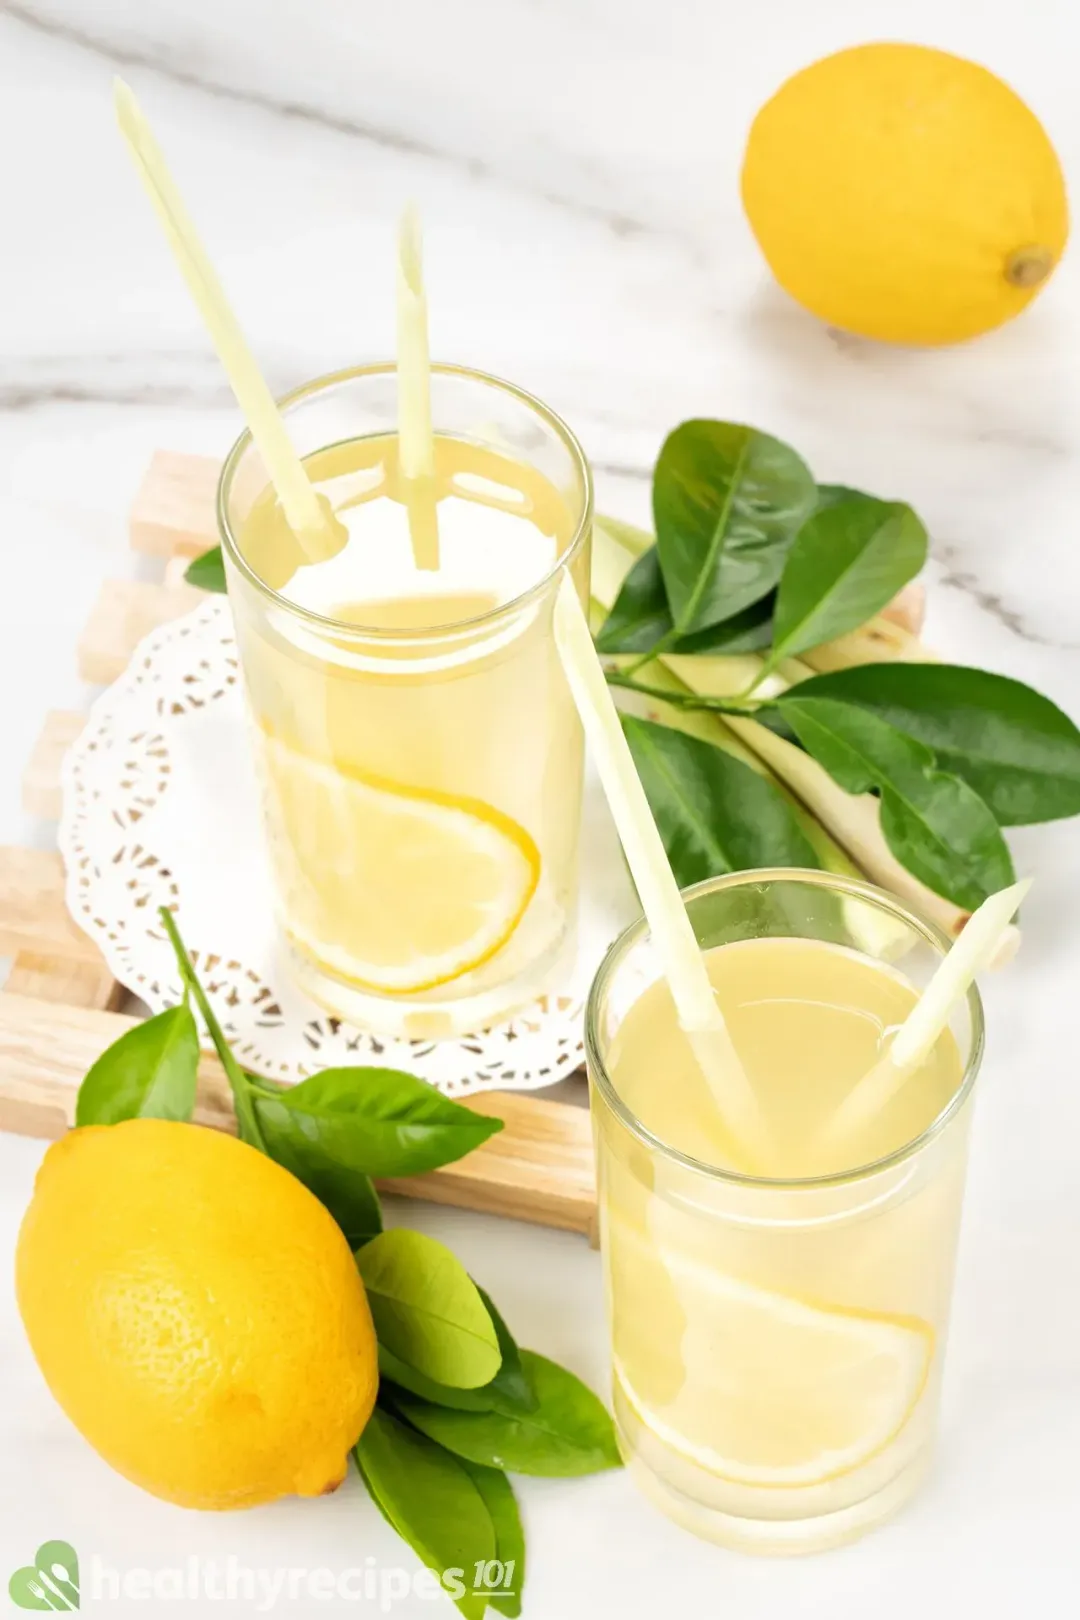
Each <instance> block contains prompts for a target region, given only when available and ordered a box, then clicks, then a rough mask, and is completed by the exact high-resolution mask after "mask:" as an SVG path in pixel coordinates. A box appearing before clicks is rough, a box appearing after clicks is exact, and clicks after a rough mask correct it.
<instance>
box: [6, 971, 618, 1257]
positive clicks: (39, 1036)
mask: <svg viewBox="0 0 1080 1620" xmlns="http://www.w3.org/2000/svg"><path fill="white" fill-rule="evenodd" d="M133 1023H134V1019H132V1018H128V1017H125V1016H124V1015H123V1014H122V1013H110V1012H95V1011H89V1010H86V1009H84V1008H78V1007H68V1006H58V1005H57V1004H56V1003H55V1002H44V1001H40V1000H35V999H33V998H31V997H29V996H20V995H14V994H12V993H11V991H9V990H5V991H4V992H3V994H0V1129H2V1130H6V1131H14V1132H17V1133H18V1134H19V1135H22V1136H38V1137H49V1138H52V1137H57V1136H61V1135H62V1134H63V1132H64V1131H65V1130H68V1129H69V1128H70V1127H71V1125H72V1124H73V1123H74V1119H75V1094H76V1091H77V1090H78V1086H79V1082H80V1080H81V1079H82V1077H83V1075H84V1074H85V1073H86V1071H87V1069H88V1068H89V1067H90V1065H91V1063H93V1062H94V1059H95V1058H97V1057H98V1056H99V1055H100V1054H101V1052H102V1051H104V1049H105V1047H106V1046H108V1045H110V1044H111V1042H113V1041H115V1040H117V1039H118V1038H119V1037H120V1036H121V1035H122V1034H123V1033H124V1031H125V1030H127V1029H130V1028H131V1026H132V1024H133ZM465 1102H466V1106H467V1107H469V1108H473V1109H475V1110H476V1112H477V1113H480V1114H486V1115H489V1116H490V1115H497V1116H498V1117H499V1118H500V1119H502V1120H503V1122H504V1124H503V1129H502V1130H501V1131H500V1132H499V1133H498V1134H497V1135H496V1136H493V1137H491V1138H490V1139H489V1140H488V1141H487V1142H484V1143H482V1144H481V1146H480V1147H478V1148H476V1149H474V1150H473V1152H472V1153H470V1154H469V1155H468V1157H467V1158H465V1159H462V1160H460V1161H459V1162H458V1163H457V1164H451V1165H447V1166H446V1167H445V1168H444V1169H442V1170H433V1171H432V1172H431V1173H430V1174H428V1175H425V1176H416V1177H413V1178H411V1179H403V1180H395V1181H390V1182H387V1183H385V1184H384V1185H383V1190H384V1191H388V1192H395V1193H403V1194H408V1195H410V1196H412V1197H417V1198H425V1199H428V1200H429V1201H432V1202H434V1203H437V1204H455V1205H458V1206H460V1207H463V1208H467V1209H479V1210H484V1211H487V1212H488V1213H490V1214H493V1215H509V1216H515V1217H517V1218H519V1219H521V1220H527V1221H537V1222H540V1223H541V1224H543V1225H545V1226H558V1227H563V1228H565V1229H566V1230H568V1231H572V1232H584V1233H586V1234H590V1235H591V1233H592V1227H593V1219H594V1212H595V1208H596V1192H595V1185H594V1180H593V1152H592V1136H591V1132H590V1129H589V1115H588V1111H587V1110H586V1109H584V1108H576V1107H574V1105H573V1104H571V1103H558V1102H549V1101H547V1100H546V1099H544V1098H540V1097H531V1096H525V1095H522V1094H520V1093H514V1092H499V1093H493V1092H492V1093H484V1094H482V1095H480V1096H476V1097H471V1098H467V1099H465ZM195 1117H196V1120H197V1121H198V1123H199V1124H201V1125H209V1126H212V1127H213V1128H214V1129H216V1130H227V1131H235V1129H236V1119H235V1116H234V1114H233V1108H232V1100H231V1097H230V1094H229V1086H228V1082H227V1081H226V1079H225V1076H224V1074H223V1072H222V1070H221V1066H220V1064H219V1063H218V1061H217V1059H216V1058H212V1057H204V1058H203V1060H202V1062H201V1063H200V1065H199V1101H198V1107H197V1110H196V1116H195Z"/></svg>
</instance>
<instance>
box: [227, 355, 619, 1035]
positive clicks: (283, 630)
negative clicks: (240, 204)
mask: <svg viewBox="0 0 1080 1620" xmlns="http://www.w3.org/2000/svg"><path fill="white" fill-rule="evenodd" d="M431 394H432V414H433V421H434V429H435V475H434V494H435V497H436V508H435V510H436V517H437V526H438V551H437V557H436V558H435V559H431V558H428V559H421V558H419V557H418V555H417V551H416V547H415V544H414V538H415V537H414V535H413V533H412V531H411V529H410V513H409V507H408V488H407V483H406V480H404V479H403V477H402V474H401V469H400V466H399V460H398V439H397V434H396V423H397V410H398V398H397V380H396V374H395V369H394V367H393V366H392V365H381V366H371V367H366V368H361V369H359V370H355V371H347V372H339V373H337V374H335V375H333V376H329V377H325V378H321V379H318V380H317V381H316V382H313V383H310V384H308V385H307V386H306V387H304V388H301V389H299V390H298V391H297V392H296V393H294V394H292V395H290V396H289V397H288V398H287V399H286V400H285V401H284V402H283V407H282V408H283V413H284V417H285V422H286V425H287V427H288V430H289V433H290V437H291V438H292V441H293V443H294V444H295V446H296V448H297V449H298V451H299V453H300V455H301V456H302V458H303V461H304V466H305V469H306V471H307V474H308V477H309V478H310V480H311V483H312V485H313V487H314V488H315V490H316V491H317V493H318V495H319V497H320V499H321V501H322V502H323V503H324V508H325V509H327V510H328V511H329V512H330V513H331V514H332V516H333V522H332V524H329V525H328V526H327V537H326V538H325V540H324V541H323V542H322V544H321V549H320V550H318V551H316V552H315V553H314V554H313V553H312V551H311V545H310V541H309V542H308V549H307V550H306V551H305V550H304V549H303V548H302V547H301V545H300V543H299V542H298V540H297V539H296V537H295V536H294V534H293V532H292V530H291V529H290V528H289V526H288V524H287V523H286V522H285V519H284V515H283V513H282V511H281V508H280V505H279V504H278V502H277V500H276V498H275V495H274V492H273V490H272V488H271V487H270V484H269V480H268V477H267V474H266V471H265V469H264V467H263V464H262V462H261V459H260V457H259V455H258V452H257V450H256V449H255V447H254V446H253V444H252V442H251V439H250V436H249V435H247V434H245V435H243V436H242V437H241V438H240V440H239V441H238V442H237V444H236V446H235V447H234V449H233V451H232V452H231V454H230V456H229V458H228V460H227V461H226V464H225V467H224V470H223V473H222V478H221V484H220V488H219V498H218V516H219V523H220V527H221V534H222V541H223V548H224V552H225V557H226V568H227V575H228V586H229V597H230V602H231V605H232V609H233V616H234V620H235V624H236V634H237V642H238V647H239V653H240V661H241V665H242V669H243V678H244V686H245V691H246V694H247V700H248V707H249V711H250V716H251V721H252V727H251V729H252V735H253V738H254V748H255V756H256V765H257V770H258V776H259V783H260V789H261V795H262V802H263V808H264V821H265V828H266V834H267V841H268V846H269V852H270V861H271V866H272V870H273V875H274V882H275V891H276V904H277V912H278V917H279V921H280V927H281V932H282V935H283V938H284V941H285V943H286V948H287V951H288V955H289V959H290V962H291V965H292V970H293V976H294V977H295V979H296V980H297V982H298V983H299V985H300V986H301V988H303V989H304V990H306V991H307V992H308V993H309V994H310V995H312V996H313V997H314V999H315V1000H317V1001H318V1002H319V1003H321V1004H322V1005H323V1006H324V1007H326V1008H328V1009H329V1010H330V1011H332V1012H333V1013H335V1014H338V1015H340V1016H342V1017H344V1018H346V1019H348V1020H349V1021H351V1022H354V1023H359V1024H361V1025H364V1026H365V1027H368V1028H372V1029H376V1030H381V1031H385V1032H387V1033H393V1034H401V1035H405V1036H409V1037H414V1038H418V1039H437V1038H439V1037H441V1036H445V1035H451V1034H460V1033H462V1032H465V1031H468V1030H472V1029H477V1028H480V1027H483V1026H484V1025H486V1024H490V1023H491V1022H493V1021H495V1020H497V1019H499V1018H501V1017H503V1016H505V1015H507V1014H508V1013H510V1012H512V1011H513V1010H514V1009H515V1008H518V1007H520V1006H521V1005H522V1004H524V1003H526V1002H528V1001H529V1000H531V999H532V998H534V997H535V996H536V995H538V994H540V993H541V992H542V990H543V989H544V988H545V986H546V984H547V983H548V981H549V980H550V976H551V974H552V972H553V971H556V970H557V964H558V963H559V962H560V961H561V959H562V958H563V957H564V955H565V954H567V953H569V951H570V950H571V949H572V943H573V933H574V919H575V908H576V898H577V876H578V874H577V864H578V860H577V852H578V830H579V821H580V809H581V786H582V770H583V745H582V737H581V730H580V726H579V722H578V719H577V715H576V713H575V711H574V707H573V703H572V701H571V698H570V694H569V691H568V689H567V686H566V682H565V679H564V676H563V673H562V670H561V667H560V664H559V660H558V656H557V654H556V651H555V646H554V641H553V637H552V629H551V617H552V608H553V602H554V595H555V591H556V590H557V588H558V585H559V582H560V580H561V578H562V575H563V573H564V571H566V570H569V571H570V573H571V575H572V577H573V579H574V581H575V584H576V586H577V588H578V590H579V593H580V595H581V597H582V600H583V601H584V600H585V599H586V598H587V591H588V568H589V542H590V523H591V514H592V491H591V481H590V476H589V470H588V466H587V463H586V461H585V458H584V456H583V454H582V452H581V449H580V446H579V445H578V443H577V441H576V439H575V438H574V436H573V435H572V434H571V433H570V431H569V429H568V428H566V427H565V426H564V424H563V423H562V422H561V421H560V420H559V419H558V417H556V416H555V415H554V414H553V413H552V412H551V411H549V410H548V409H547V408H546V407H545V406H543V405H542V404H540V402H539V401H537V400H535V399H533V398H532V397H531V396H530V395H528V394H525V393H523V392H522V391H521V390H519V389H517V388H514V387H512V386H511V385H510V384H507V383H503V382H500V381H498V380H496V379H494V378H491V377H487V376H484V375H483V374H481V373H478V372H472V371H468V370H465V369H464V368H460V367H453V366H434V367H433V368H432V375H431ZM433 560H434V561H436V562H437V566H431V563H432V561H433ZM421 564H423V565H421Z"/></svg>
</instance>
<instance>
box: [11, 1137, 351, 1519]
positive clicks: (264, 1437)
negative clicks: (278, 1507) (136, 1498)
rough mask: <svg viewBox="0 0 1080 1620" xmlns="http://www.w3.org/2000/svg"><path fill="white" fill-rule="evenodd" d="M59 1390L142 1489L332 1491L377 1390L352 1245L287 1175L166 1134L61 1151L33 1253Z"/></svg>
mask: <svg viewBox="0 0 1080 1620" xmlns="http://www.w3.org/2000/svg"><path fill="white" fill-rule="evenodd" d="M16 1289H17V1295H18V1303H19V1309H20V1312H21V1314H22V1319H23V1323H24V1325H25V1328H26V1333H27V1337H28V1339H29V1341H30V1345H31V1348H32V1350H33V1352H34V1356H35V1357H36V1359H37V1362H38V1365H39V1367H40V1368H41V1371H42V1373H43V1374H44V1376H45V1380H46V1382H47V1383H48V1385H49V1388H50V1389H51V1391H52V1393H53V1395H54V1396H55V1398H56V1400H57V1401H58V1402H59V1404H60V1405H61V1407H62V1408H63V1409H64V1411H65V1412H66V1413H67V1415H68V1417H69V1418H70V1419H71V1421H72V1422H73V1423H74V1424H75V1426H76V1428H78V1429H79V1431H80V1432H81V1433H82V1435H83V1436H84V1438H85V1439H86V1440H88V1441H89V1443H90V1444H91V1445H92V1446H93V1447H94V1449H95V1450H96V1451H97V1452H99V1454H100V1455H101V1456H102V1457H103V1458H104V1459H105V1461H106V1462H108V1463H110V1464H111V1466H112V1467H113V1468H115V1469H116V1470H117V1471H118V1472H119V1473H121V1474H123V1475H124V1476H125V1478H127V1479H130V1480H132V1481H133V1482H134V1483H135V1484H136V1485H140V1486H141V1487H142V1488H143V1489H144V1490H146V1491H149V1492H151V1493H152V1494H153V1495H154V1496H159V1497H162V1498H163V1499H164V1500H166V1501H169V1502H175V1503H178V1504H180V1505H181V1506H183V1507H192V1508H204V1509H207V1508H209V1509H224V1508H239V1507H249V1506H252V1505H254V1504H256V1503H260V1502H270V1501H273V1500H274V1499H275V1498H277V1497H280V1496H286V1495H290V1494H298V1495H301V1496H317V1495H321V1494H323V1493H324V1492H326V1491H331V1490H333V1489H335V1488H336V1486H338V1485H339V1484H340V1483H341V1481H342V1480H343V1479H344V1477H345V1471H346V1464H347V1460H348V1453H349V1450H350V1448H351V1447H352V1446H353V1445H354V1444H355V1443H356V1440H357V1439H358V1437H359V1435H360V1432H361V1430H362V1429H363V1427H364V1425H365V1423H366V1422H367V1419H368V1417H369V1415H370V1413H371V1409H372V1407H373V1405H374V1401H375V1392H376V1389H377V1385H378V1358H377V1351H376V1345H375V1332H374V1328H373V1326H372V1321H371V1314H370V1311H369V1310H368V1304H367V1299H366V1296H365V1294H364V1287H363V1284H362V1282H361V1281H360V1277H359V1275H358V1273H357V1270H356V1265H355V1262H354V1260H353V1257H352V1254H351V1252H350V1250H349V1245H348V1243H347V1242H346V1240H345V1237H344V1236H343V1234H342V1232H341V1231H340V1230H339V1228H338V1226H337V1225H336V1223H335V1222H334V1220H333V1218H332V1217H331V1216H330V1214H329V1213H328V1212H327V1210H325V1209H324V1208H323V1206H322V1205H321V1204H320V1203H319V1201H318V1200H317V1199H316V1198H315V1197H314V1196H313V1195H312V1194H311V1193H310V1192H308V1190H307V1189H306V1188H305V1187H304V1186H303V1185H302V1184H301V1183H300V1182H299V1181H297V1180H296V1178H295V1177H294V1176H292V1175H290V1174H289V1172H288V1171H287V1170H284V1169H282V1168H281V1166H280V1165H277V1164H274V1163H273V1161H272V1160H270V1159H268V1158H266V1157H265V1156H264V1155H263V1154H261V1153H258V1152H256V1151H255V1149H254V1148H250V1147H247V1146H245V1145H244V1144H243V1143H241V1142H238V1141H236V1140H235V1139H234V1138H233V1137H229V1136H225V1135H223V1134H221V1133H220V1132H218V1131H211V1130H205V1129H202V1128H201V1127H199V1126H194V1125H186V1124H179V1123H176V1122H173V1121H167V1120H157V1119H136V1120H128V1121H126V1122H125V1123H124V1124H121V1125H108V1126H88V1127H84V1128H82V1129H79V1130H75V1131H72V1132H70V1133H69V1135H67V1136H66V1137H64V1138H62V1139H61V1140H60V1141H59V1142H56V1143H55V1144H54V1145H53V1146H52V1147H51V1148H50V1149H49V1151H48V1153H47V1154H46V1155H45V1158H44V1160H43V1162H42V1166H41V1169H40V1171H39V1173H38V1177H37V1181H36V1184H35V1187H34V1197H33V1200H32V1202H31V1204H30V1207H29V1209H28V1211H27V1213H26V1216H25V1218H24V1220H23V1224H22V1229H21V1231H20V1233H19V1242H18V1250H17V1255H16Z"/></svg>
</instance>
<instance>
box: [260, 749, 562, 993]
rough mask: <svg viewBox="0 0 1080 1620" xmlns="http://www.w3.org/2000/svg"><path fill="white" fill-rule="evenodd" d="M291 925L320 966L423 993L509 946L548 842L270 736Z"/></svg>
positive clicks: (378, 985) (483, 807)
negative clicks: (331, 762) (537, 841)
mask: <svg viewBox="0 0 1080 1620" xmlns="http://www.w3.org/2000/svg"><path fill="white" fill-rule="evenodd" d="M263 757H264V761H265V771H266V780H265V787H266V793H267V815H268V823H269V829H270V842H271V847H272V854H273V858H274V862H275V865H276V867H277V869H278V873H279V877H280V880H281V884H282V891H283V902H284V905H283V910H284V924H285V928H286V930H287V932H288V933H289V934H290V935H291V936H292V938H293V939H294V940H295V942H296V944H297V945H298V946H299V947H300V948H301V949H302V950H303V951H304V953H305V954H306V955H308V956H309V957H311V958H312V959H313V960H315V961H316V962H317V963H318V964H319V965H320V966H321V967H323V968H324V969H326V970H328V971H329V972H331V973H334V974H336V975H338V976H339V977H341V978H344V979H346V980H348V981H350V982H351V983H353V984H355V985H358V986H360V987H362V988H363V989H367V990H375V991H378V992H381V993H383V994H399V995H407V994H415V993H416V992H418V991H423V990H431V989H434V988H435V987H437V986H439V985H444V984H448V983H450V982H451V981H452V980H454V979H458V978H460V977H461V976H462V975H463V974H465V973H468V972H470V971H471V970H472V969H474V968H477V967H480V966H481V965H482V964H483V963H484V962H487V961H488V960H489V959H490V958H491V957H493V956H494V955H495V953H496V952H497V951H499V950H501V949H502V947H503V946H504V945H505V944H506V942H507V940H508V939H509V938H510V936H511V935H512V934H513V932H514V930H515V929H516V928H517V925H518V923H519V922H520V921H521V918H522V916H523V915H524V913H525V910H526V908H527V906H528V904H529V901H530V900H531V899H532V897H533V895H534V893H535V892H536V887H537V883H538V882H539V877H540V853H539V851H538V849H537V847H536V845H535V843H534V842H533V840H532V838H531V837H530V836H529V834H528V833H527V832H526V831H525V830H524V828H523V827H520V826H519V825H518V824H517V822H515V821H513V820H511V818H510V817H509V816H506V815H504V814H503V813H502V812H501V811H499V810H496V809H494V808H493V807H492V806H491V805H488V804H484V803H483V802H482V801H480V800H478V799H468V798H463V797H458V796H455V795H450V794H443V793H438V792H428V791H426V790H424V789H420V788H410V787H405V786H402V785H400V784H397V783H394V782H389V781H385V780H383V779H381V778H378V777H374V776H366V775H361V774H359V773H356V772H352V771H348V772H347V771H345V770H343V769H342V768H340V767H337V766H332V765H329V764H327V763H325V762H324V761H320V760H316V759H312V758H310V757H309V756H307V755H305V754H300V753H297V752H296V751H295V750H294V749H292V748H289V747H287V746H286V745H285V744H283V743H281V742H278V741H276V740H275V739H273V738H265V739H264V755H263Z"/></svg>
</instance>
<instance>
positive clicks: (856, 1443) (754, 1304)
mask: <svg viewBox="0 0 1080 1620" xmlns="http://www.w3.org/2000/svg"><path fill="white" fill-rule="evenodd" d="M658 1258H659V1259H660V1260H661V1261H662V1263H663V1265H664V1268H665V1270H666V1272H667V1275H668V1277H669V1279H670V1282H671V1285H672V1287H673V1290H674V1293H675V1295H676V1297H677V1299H678V1302H679V1306H680V1308H681V1313H682V1320H683V1324H684V1327H683V1333H682V1339H681V1345H680V1356H681V1361H682V1372H683V1376H682V1378H681V1380H680V1381H679V1387H678V1389H677V1390H676V1391H675V1392H673V1393H669V1394H668V1396H667V1398H666V1399H664V1400H662V1401H657V1399H656V1398H655V1396H656V1390H657V1382H658V1380H657V1376H656V1369H655V1368H651V1367H650V1366H649V1364H648V1362H647V1360H645V1359H644V1358H642V1359H641V1364H640V1365H639V1364H638V1363H636V1362H635V1364H634V1365H633V1366H631V1365H629V1363H628V1358H625V1357H619V1356H618V1355H616V1375H617V1377H618V1381H619V1384H620V1386H621V1388H622V1390H623V1392H624V1393H625V1396H626V1399H627V1401H628V1402H629V1404H630V1406H631V1407H632V1408H633V1410H634V1411H635V1412H636V1414H637V1416H638V1418H639V1419H640V1421H641V1423H642V1424H643V1425H644V1427H645V1428H647V1429H648V1430H650V1431H651V1432H652V1433H653V1434H654V1435H655V1436H656V1438H657V1439H658V1440H661V1441H662V1442H663V1443H664V1444H665V1445H668V1446H670V1447H671V1449H672V1450H673V1451H676V1452H678V1453H679V1454H680V1455H681V1456H683V1457H686V1458H687V1459H689V1460H691V1461H693V1462H696V1463H698V1464H699V1465H700V1466H701V1467H702V1468H705V1469H707V1470H708V1471H709V1472H710V1473H712V1474H714V1475H716V1476H717V1477H718V1478H721V1479H724V1480H729V1481H732V1482H734V1483H737V1484H742V1485H756V1486H776V1487H788V1486H794V1485H798V1486H809V1485H820V1484H822V1483H824V1482H825V1481H826V1480H829V1479H832V1478H834V1477H836V1476H837V1475H839V1474H845V1473H848V1472H850V1471H851V1470H852V1469H855V1468H858V1467H860V1466H861V1465H862V1464H863V1463H865V1462H868V1461H869V1460H870V1458H872V1457H874V1456H875V1455H876V1454H877V1453H878V1452H879V1451H882V1450H883V1449H884V1448H885V1447H886V1446H887V1445H888V1444H889V1443H890V1441H892V1440H893V1439H894V1438H895V1437H896V1436H897V1435H898V1434H899V1432H900V1430H901V1429H902V1428H903V1427H904V1425H905V1423H906V1422H907V1420H908V1418H909V1417H910V1416H911V1414H912V1412H913V1411H914V1409H915V1407H916V1405H917V1404H918V1401H919V1397H920V1395H921V1394H922V1391H923V1389H924V1387H925V1384H926V1380H927V1377H928V1374H929V1370H930V1361H931V1357H932V1354H933V1347H934V1335H933V1330H932V1329H931V1328H930V1326H929V1324H928V1323H926V1322H923V1321H921V1320H919V1319H918V1318H910V1319H908V1318H901V1317H888V1316H878V1315H874V1314H872V1313H862V1312H855V1311H847V1310H837V1309H827V1308H822V1307H819V1306H817V1305H812V1304H808V1303H805V1302H803V1301H802V1300H799V1299H795V1298H792V1297H790V1296H788V1295H785V1294H777V1293H772V1292H770V1291H768V1290H766V1289H762V1288H758V1287H755V1286H754V1285H753V1284H751V1283H748V1282H745V1281H742V1280H740V1279H738V1278H736V1277H731V1276H727V1275H725V1274H723V1273H722V1272H718V1271H715V1270H713V1269H712V1268H710V1267H708V1266H706V1265H703V1264H702V1263H701V1262H700V1261H697V1260H693V1259H690V1258H689V1257H688V1256H686V1255H679V1254H674V1253H672V1252H670V1251H669V1250H666V1249H663V1250H661V1251H660V1253H659V1255H658ZM668 1383H669V1386H670V1383H671V1380H670V1378H669V1379H668ZM650 1385H651V1386H652V1388H651V1391H650V1394H651V1398H650V1394H647V1393H646V1390H648V1389H649V1386H650Z"/></svg>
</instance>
